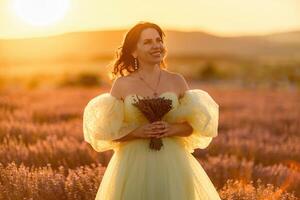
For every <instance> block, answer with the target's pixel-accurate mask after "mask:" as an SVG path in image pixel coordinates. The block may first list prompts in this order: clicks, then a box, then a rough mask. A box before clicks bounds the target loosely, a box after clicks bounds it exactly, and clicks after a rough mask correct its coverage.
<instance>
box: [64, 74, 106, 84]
mask: <svg viewBox="0 0 300 200" xmlns="http://www.w3.org/2000/svg"><path fill="white" fill-rule="evenodd" d="M101 84H102V81H101V77H100V76H99V75H98V74H95V73H90V72H82V73H79V74H76V75H67V74H66V75H64V77H63V79H62V80H61V81H60V82H59V86H61V87H69V86H82V87H92V86H100V85H101Z"/></svg>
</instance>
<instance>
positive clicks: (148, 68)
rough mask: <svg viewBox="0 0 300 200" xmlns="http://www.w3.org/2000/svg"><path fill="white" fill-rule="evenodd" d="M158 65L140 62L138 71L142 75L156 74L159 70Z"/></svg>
mask: <svg viewBox="0 0 300 200" xmlns="http://www.w3.org/2000/svg"><path fill="white" fill-rule="evenodd" d="M159 70H160V67H159V64H154V65H153V64H141V65H140V67H139V69H138V72H139V73H140V74H142V75H147V76H149V75H150V76H151V75H154V74H156V73H157V72H159Z"/></svg>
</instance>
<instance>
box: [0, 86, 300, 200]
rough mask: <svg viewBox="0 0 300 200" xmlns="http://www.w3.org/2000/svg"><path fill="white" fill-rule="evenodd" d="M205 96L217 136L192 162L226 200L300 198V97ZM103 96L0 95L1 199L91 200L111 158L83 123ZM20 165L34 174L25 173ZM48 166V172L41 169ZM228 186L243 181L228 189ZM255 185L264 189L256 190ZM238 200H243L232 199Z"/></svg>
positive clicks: (66, 92) (73, 92)
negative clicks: (93, 143)
mask: <svg viewBox="0 0 300 200" xmlns="http://www.w3.org/2000/svg"><path fill="white" fill-rule="evenodd" d="M206 89H207V91H208V92H209V93H210V94H211V95H212V96H213V97H214V98H215V99H216V101H217V102H218V103H219V105H220V127H219V136H218V137H217V138H215V139H214V140H213V142H212V143H211V145H210V146H209V147H208V148H207V149H205V150H196V151H195V153H194V156H195V157H196V158H198V159H199V162H200V163H201V164H202V166H203V168H204V169H205V170H206V171H207V173H208V174H209V176H210V177H211V179H212V181H213V182H214V184H215V185H216V186H217V187H218V188H219V191H220V193H221V194H222V195H223V199H234V198H236V199H241V197H243V198H244V199H255V198H257V196H260V197H261V198H263V195H266V194H268V195H275V196H276V195H277V197H276V198H275V197H274V199H293V198H294V197H292V195H290V194H287V195H286V194H284V193H283V192H282V191H288V192H292V191H295V192H296V195H297V196H300V194H299V191H297V188H300V170H299V169H300V168H299V164H298V163H299V161H300V151H299V150H300V149H299V148H300V146H299V145H298V144H299V142H300V136H299V128H300V123H299V122H300V111H299V109H297V108H300V101H298V100H299V99H300V96H299V94H298V93H297V92H290V91H266V90H262V91H260V90H253V91H251V90H237V89H226V90H225V89H216V88H209V87H207V88H206ZM102 92H103V91H99V90H97V89H91V90H87V89H79V88H76V89H61V90H50V91H45V90H40V91H38V90H37V91H31V92H28V91H19V92H12V91H6V92H4V91H2V94H1V95H0V163H1V172H0V174H1V178H0V190H1V192H0V193H1V194H2V196H0V199H2V198H3V199H14V198H12V197H11V198H10V197H9V195H12V193H11V192H12V191H19V192H14V194H16V195H19V197H21V196H24V197H25V196H26V195H29V196H30V195H31V196H32V197H33V196H34V195H37V194H35V192H34V191H39V192H38V194H40V195H41V194H46V193H47V192H50V191H52V192H53V191H55V192H54V193H55V194H64V195H62V196H63V197H64V198H63V199H92V198H91V197H92V196H93V195H94V194H95V192H96V189H97V187H98V186H99V185H98V184H99V182H100V181H101V176H102V174H103V172H104V170H105V165H106V164H107V162H108V160H109V156H110V154H109V153H108V154H107V153H101V154H99V153H97V152H95V151H94V150H93V149H91V147H90V146H89V145H88V144H86V143H85V142H84V141H83V138H82V119H81V118H82V111H83V108H84V105H85V104H86V103H87V101H88V100H89V99H90V98H92V97H93V96H96V95H98V94H100V93H102ZM12 163H15V165H13V164H12ZM21 163H23V164H24V165H25V166H28V167H32V168H30V169H29V168H24V166H23V167H22V166H21V167H20V165H21ZM99 163H102V166H100V165H97V164H99ZM49 164H50V165H51V167H48V168H47V170H45V169H39V168H38V167H43V166H47V165H49ZM85 165H86V166H85ZM96 165H97V167H96ZM83 166H85V167H83ZM49 171H50V172H49ZM79 172H80V175H78V173H79ZM49 173H50V174H49ZM61 173H63V175H62V174H61ZM27 176H28V178H25V179H24V178H23V179H22V177H27ZM46 177H47V178H46ZM46 179H47V180H46ZM230 179H233V180H239V181H238V182H230V181H229V182H228V183H227V185H226V181H228V180H230ZM258 179H260V180H261V181H262V183H263V184H264V185H265V186H259V185H255V184H251V182H250V181H251V180H258ZM75 180H76V181H75ZM20 181H21V182H20ZM42 182H46V185H47V187H43V184H41V183H42ZM48 183H49V185H48ZM244 183H245V184H244ZM267 183H270V184H272V185H274V186H276V187H279V189H274V188H273V189H272V185H271V186H270V185H266V184H267ZM236 186H238V187H239V188H240V190H239V191H240V192H237V188H236ZM249 188H250V189H249ZM251 188H252V189H251ZM262 188H263V189H262ZM83 189H84V190H83ZM48 190H49V191H48ZM83 191H89V192H88V193H83ZM241 191H242V192H241ZM249 191H251V192H249ZM238 194H240V195H241V196H235V195H238ZM5 195H6V196H5ZM81 195H84V198H81ZM42 196H43V195H41V196H40V197H42ZM247 196H249V197H247ZM48 197H49V198H47V199H55V198H54V197H53V198H52V197H51V195H48ZM246 197H247V198H246ZM254 197H255V198H254ZM39 199H42V198H39Z"/></svg>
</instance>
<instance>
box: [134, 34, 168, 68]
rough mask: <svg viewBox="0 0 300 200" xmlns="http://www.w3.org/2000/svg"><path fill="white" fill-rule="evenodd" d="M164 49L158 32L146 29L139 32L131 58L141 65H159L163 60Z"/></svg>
mask: <svg viewBox="0 0 300 200" xmlns="http://www.w3.org/2000/svg"><path fill="white" fill-rule="evenodd" d="M164 48H165V47H164V44H163V41H162V38H161V37H160V35H159V33H158V31H157V30H156V29H154V28H147V29H145V30H143V31H142V32H141V35H140V38H139V40H138V42H137V46H136V49H135V51H134V52H133V56H134V57H137V58H138V60H139V62H141V63H150V64H159V63H160V62H161V61H162V60H163V58H164V54H165V51H164Z"/></svg>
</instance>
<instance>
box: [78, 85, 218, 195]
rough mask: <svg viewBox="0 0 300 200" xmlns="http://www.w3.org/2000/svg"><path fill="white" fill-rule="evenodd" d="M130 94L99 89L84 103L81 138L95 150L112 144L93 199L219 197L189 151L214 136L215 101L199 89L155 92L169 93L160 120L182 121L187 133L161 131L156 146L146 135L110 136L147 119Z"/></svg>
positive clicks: (216, 116) (215, 122)
mask: <svg viewBox="0 0 300 200" xmlns="http://www.w3.org/2000/svg"><path fill="white" fill-rule="evenodd" d="M134 96H135V95H134ZM134 96H133V95H128V96H126V97H125V99H124V101H123V100H121V99H118V98H116V97H114V96H112V95H111V94H110V93H103V94H101V95H99V96H96V97H94V98H93V99H91V100H90V102H89V103H88V104H87V106H86V107H85V109H84V114H83V133H84V139H85V141H86V142H88V143H89V144H91V146H92V147H93V148H94V149H95V150H96V151H98V152H102V151H106V150H110V149H113V150H114V154H113V156H112V158H111V160H110V162H109V164H108V166H107V168H106V171H105V173H104V176H103V178H102V181H101V184H100V187H99V189H98V192H97V195H96V199H97V200H219V199H220V197H219V194H218V192H217V190H216V189H215V187H214V185H213V184H212V182H211V180H210V179H209V177H208V176H207V174H206V172H205V171H204V170H203V168H202V166H201V165H200V163H199V162H198V161H197V160H196V159H195V158H194V156H193V155H192V154H191V153H192V152H193V151H194V149H195V148H201V149H204V148H206V147H207V146H208V145H209V143H210V142H211V140H212V138H213V137H216V136H217V132H218V131H217V129H218V118H219V106H218V104H217V103H216V102H215V101H214V100H213V99H212V98H211V96H210V95H209V94H208V93H207V92H205V91H203V90H200V89H190V90H187V91H185V93H184V95H183V96H182V97H181V98H179V99H178V97H177V94H175V93H174V92H164V93H162V94H161V95H160V97H165V98H168V99H171V100H172V107H173V108H172V110H170V111H169V112H168V113H167V114H166V115H165V116H164V117H163V119H162V120H164V121H167V122H169V123H174V122H183V121H186V122H188V123H189V124H190V125H191V126H192V127H193V133H192V134H191V135H190V136H187V137H181V136H172V137H165V138H163V147H162V148H161V149H160V151H153V150H151V149H149V139H136V140H131V141H126V142H116V141H112V140H114V139H118V138H121V137H123V136H125V135H126V134H128V133H129V132H131V131H132V130H134V129H135V128H137V127H138V126H140V125H142V124H145V123H147V120H146V118H145V117H144V116H143V115H142V114H141V113H140V111H139V110H138V109H137V108H136V107H134V106H133V105H132V103H133V98H135V97H134Z"/></svg>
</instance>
